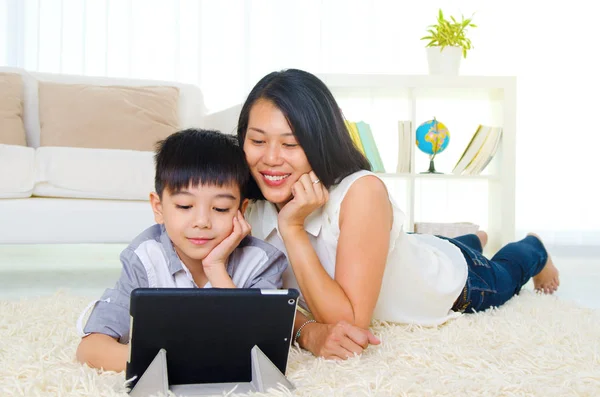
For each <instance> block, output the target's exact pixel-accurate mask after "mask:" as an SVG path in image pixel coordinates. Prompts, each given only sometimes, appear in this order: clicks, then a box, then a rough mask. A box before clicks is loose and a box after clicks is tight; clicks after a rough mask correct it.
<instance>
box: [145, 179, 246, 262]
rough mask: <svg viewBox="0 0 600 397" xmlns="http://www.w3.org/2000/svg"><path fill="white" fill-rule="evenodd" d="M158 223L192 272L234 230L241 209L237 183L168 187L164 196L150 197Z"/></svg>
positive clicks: (154, 195)
mask: <svg viewBox="0 0 600 397" xmlns="http://www.w3.org/2000/svg"><path fill="white" fill-rule="evenodd" d="M150 201H151V204H152V208H153V210H154V218H155V220H156V223H161V224H164V225H165V229H166V231H167V234H168V235H169V238H170V239H171V241H172V242H173V247H174V248H175V251H176V252H177V255H179V258H180V259H181V260H182V261H183V263H184V264H185V265H186V267H188V268H189V269H190V270H191V271H192V272H193V271H194V270H196V269H201V268H202V260H203V259H204V258H206V256H207V255H208V254H209V253H210V252H211V251H212V250H213V249H214V248H215V247H216V246H217V245H219V243H221V242H222V241H223V240H224V239H225V238H227V237H228V236H229V235H230V234H231V233H232V231H233V219H234V217H235V216H236V214H237V211H238V209H239V208H240V189H239V187H238V186H237V185H236V184H233V183H232V184H227V185H223V186H217V185H202V184H200V185H198V186H192V185H190V186H188V187H187V188H186V189H183V190H180V191H176V192H174V191H171V190H170V189H168V188H165V189H164V191H163V194H162V198H159V197H158V195H157V194H156V193H152V194H151V196H150Z"/></svg>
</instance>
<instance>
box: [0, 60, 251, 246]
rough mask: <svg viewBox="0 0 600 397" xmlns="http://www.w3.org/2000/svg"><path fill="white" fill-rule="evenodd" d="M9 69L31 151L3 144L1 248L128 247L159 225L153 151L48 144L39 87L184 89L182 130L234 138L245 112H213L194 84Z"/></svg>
mask: <svg viewBox="0 0 600 397" xmlns="http://www.w3.org/2000/svg"><path fill="white" fill-rule="evenodd" d="M1 72H5V73H18V74H20V75H21V76H22V79H23V84H24V103H23V121H24V126H25V131H26V136H27V146H16V145H6V144H1V142H0V225H1V226H2V227H1V228H0V244H21V243H28V244H30V243H126V242H129V241H130V240H131V239H132V238H133V237H135V236H136V235H137V234H138V233H139V232H140V231H142V230H143V229H144V228H145V227H147V226H149V225H151V224H152V223H153V221H154V220H153V214H152V211H151V209H150V205H149V202H148V195H149V193H150V192H151V191H152V190H153V186H154V163H153V152H151V151H137V150H119V149H88V148H79V147H48V146H44V147H40V111H39V106H38V103H39V98H38V92H39V91H38V84H39V82H41V81H45V82H56V83H66V84H85V85H92V86H131V87H139V86H149V85H151V86H162V85H164V86H171V87H177V88H178V89H179V104H178V114H179V127H180V128H188V127H204V128H214V129H219V130H221V131H224V132H228V133H231V132H233V131H234V128H235V125H236V122H237V116H238V113H237V111H236V110H238V109H239V107H236V108H235V109H236V110H234V111H231V110H229V111H224V112H219V113H214V114H210V115H209V114H207V112H206V109H205V106H204V101H203V96H202V92H201V91H200V89H199V88H198V87H196V86H193V85H188V84H180V83H174V82H160V81H148V80H132V79H113V78H98V77H85V76H69V75H53V74H42V73H32V72H27V71H25V70H21V69H14V68H0V73H1ZM0 95H2V93H0ZM98 111H99V112H101V111H102V109H98ZM106 117H110V115H109V114H107V115H106Z"/></svg>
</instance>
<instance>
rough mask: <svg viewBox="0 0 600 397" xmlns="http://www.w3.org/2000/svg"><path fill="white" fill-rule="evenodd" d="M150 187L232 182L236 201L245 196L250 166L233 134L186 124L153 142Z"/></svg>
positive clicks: (159, 191)
mask: <svg viewBox="0 0 600 397" xmlns="http://www.w3.org/2000/svg"><path fill="white" fill-rule="evenodd" d="M154 161H155V164H156V173H155V176H154V188H155V189H156V193H157V194H158V196H159V197H161V198H162V193H163V191H164V189H168V190H169V191H171V192H177V191H180V190H183V189H186V188H188V186H190V184H191V185H192V186H194V187H195V186H198V185H216V186H223V185H228V184H232V183H233V184H236V185H238V186H239V188H240V194H241V198H240V203H241V201H242V200H243V199H244V198H245V197H246V189H247V185H248V181H249V179H250V170H249V168H248V164H247V163H246V159H245V157H244V152H243V150H242V148H241V147H240V146H239V144H238V141H237V139H236V137H235V136H233V135H226V134H223V133H221V132H219V131H215V130H203V129H195V128H190V129H187V130H183V131H179V132H175V133H174V134H172V135H170V136H168V137H167V138H166V139H164V140H162V141H160V142H158V143H157V145H156V154H155V156H154Z"/></svg>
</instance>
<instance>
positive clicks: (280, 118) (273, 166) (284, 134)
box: [244, 99, 311, 208]
mask: <svg viewBox="0 0 600 397" xmlns="http://www.w3.org/2000/svg"><path fill="white" fill-rule="evenodd" d="M244 152H245V153H246V161H247V162H248V165H249V166H250V172H251V173H252V176H253V177H254V179H255V180H256V182H257V183H258V187H259V188H260V191H261V192H262V194H263V195H264V196H265V198H266V199H267V200H268V201H270V202H272V203H274V204H276V205H277V207H278V208H281V207H283V206H284V205H285V204H286V203H287V202H288V201H290V200H291V199H292V185H293V184H294V183H295V182H296V181H298V179H299V178H300V176H302V175H303V174H307V173H308V172H310V171H311V166H310V164H309V163H308V159H307V158H306V154H305V153H304V150H303V149H302V147H301V146H300V144H299V143H298V141H297V140H296V137H295V136H294V134H293V133H292V128H291V127H290V125H289V124H288V121H287V119H286V118H285V116H284V114H283V113H282V112H281V110H279V108H277V107H276V106H275V105H274V104H273V103H272V102H271V101H268V100H265V99H259V100H258V101H256V102H255V103H254V105H253V106H252V108H251V109H250V117H249V119H248V129H247V130H246V138H245V139H244Z"/></svg>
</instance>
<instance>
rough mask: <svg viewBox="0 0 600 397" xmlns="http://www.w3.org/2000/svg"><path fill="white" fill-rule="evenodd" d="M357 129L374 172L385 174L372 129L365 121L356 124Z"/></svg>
mask: <svg viewBox="0 0 600 397" xmlns="http://www.w3.org/2000/svg"><path fill="white" fill-rule="evenodd" d="M356 128H357V129H358V134H359V136H360V141H361V142H362V144H363V147H364V149H365V156H367V160H369V162H370V163H371V167H372V168H373V172H385V168H384V167H383V162H382V161H381V156H380V155H379V150H378V149H377V145H376V144H375V139H374V138H373V133H372V132H371V127H370V126H369V124H367V123H365V122H364V121H359V122H357V123H356Z"/></svg>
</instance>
